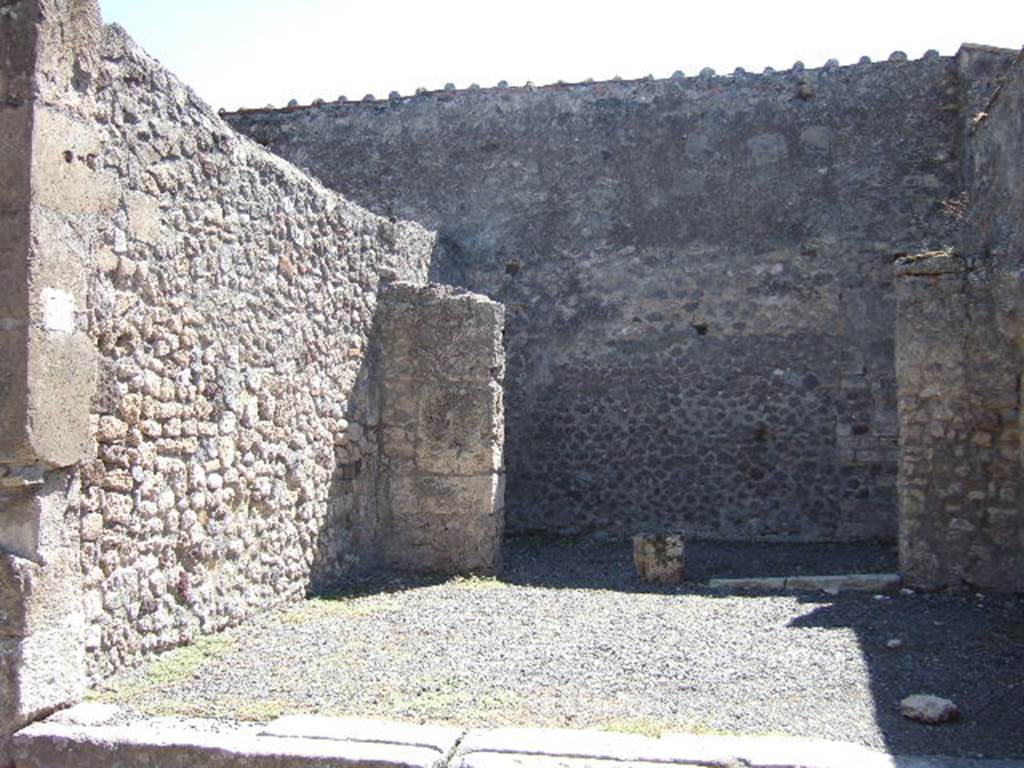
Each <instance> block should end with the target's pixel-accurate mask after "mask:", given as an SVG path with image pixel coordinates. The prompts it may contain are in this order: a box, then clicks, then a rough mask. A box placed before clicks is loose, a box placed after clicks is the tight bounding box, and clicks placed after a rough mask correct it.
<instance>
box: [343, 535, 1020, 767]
mask: <svg viewBox="0 0 1024 768" xmlns="http://www.w3.org/2000/svg"><path fill="white" fill-rule="evenodd" d="M686 554H687V579H688V581H687V582H685V583H683V584H681V585H678V586H672V587H657V586H652V585H648V584H644V583H643V582H641V581H640V580H639V579H638V578H637V577H636V575H635V571H634V568H633V564H632V551H631V546H630V543H629V542H628V541H601V540H594V539H587V538H571V539H567V538H552V537H547V536H528V537H516V538H511V539H509V540H508V541H507V542H506V547H505V556H504V565H503V568H502V571H501V573H500V574H499V576H498V579H497V580H495V582H494V583H495V584H496V585H497V586H501V585H502V584H505V585H512V586H517V587H532V588H540V589H547V590H554V591H555V592H556V593H557V594H562V593H563V591H564V592H565V594H567V595H572V594H573V590H577V591H579V590H583V591H585V592H589V591H590V590H598V591H607V592H610V593H612V594H616V593H618V594H620V595H621V596H622V598H625V599H627V600H628V599H629V598H628V596H629V595H631V594H634V595H637V597H638V599H639V598H641V596H643V595H651V594H652V593H653V594H662V595H665V596H666V597H671V596H672V595H678V596H679V597H680V599H681V600H686V601H688V602H691V604H692V605H696V603H692V600H693V599H694V598H696V599H697V600H698V601H701V600H709V599H710V600H712V601H713V602H716V603H717V601H718V599H719V598H726V597H728V598H729V599H731V600H733V601H736V600H741V601H743V600H747V599H749V600H779V599H780V598H781V599H783V600H787V601H794V600H795V601H796V606H795V609H794V610H791V611H790V615H791V618H789V619H785V620H784V622H785V623H784V624H783V625H781V626H780V629H781V630H782V632H783V633H785V632H794V633H800V634H803V633H804V632H817V633H819V635H820V633H821V632H822V631H825V632H837V633H844V634H846V635H852V636H853V637H855V638H856V641H857V647H858V648H859V654H856V653H855V654H854V655H853V656H847V657H844V658H842V659H839V658H837V659H834V660H832V662H831V663H833V664H863V670H864V677H865V678H866V680H865V685H866V686H867V689H866V690H867V693H868V695H869V696H870V701H871V704H872V705H873V708H874V712H875V717H874V719H875V723H876V725H877V729H878V732H879V733H880V734H881V736H882V739H883V741H884V743H885V745H886V747H887V748H888V749H889V751H891V752H893V753H896V754H943V755H955V756H962V757H973V756H984V757H1003V758H1009V757H1017V758H1021V757H1024V720H1022V715H1021V713H1022V712H1024V674H1022V672H1024V599H1022V598H1021V597H1013V596H998V595H985V596H981V595H975V594H919V593H909V594H904V593H901V594H895V595H872V594H864V593H847V594H840V595H835V596H828V595H824V594H821V593H799V594H798V593H778V592H775V593H767V592H766V593H746V594H745V593H740V594H739V595H735V594H733V595H727V594H726V593H720V592H716V591H714V590H710V589H708V588H707V586H706V582H707V579H709V578H714V577H745V576H782V575H793V574H823V573H824V574H827V573H849V572H860V573H865V572H866V573H870V572H892V571H894V570H896V561H895V552H894V550H893V548H892V547H891V546H887V545H879V544H841V545H840V544H799V545H792V544H747V543H721V542H713V543H712V542H693V543H689V544H688V545H687V553H686ZM445 581H447V580H446V579H444V578H431V577H421V576H402V575H395V574H378V575H376V576H371V577H368V578H366V579H365V580H363V581H360V582H358V583H356V584H353V585H352V586H351V587H350V588H349V589H346V590H345V591H344V592H342V593H340V594H339V595H338V597H339V598H351V597H358V596H363V595H379V594H381V593H399V592H404V591H407V590H416V589H419V588H423V587H431V586H436V585H440V584H443V583H444V582H445ZM493 594H494V595H500V594H502V593H501V592H500V591H499V592H496V593H493ZM622 598H620V599H618V600H615V599H612V600H610V601H608V602H605V603H602V604H604V605H607V606H615V605H622V602H621V599H622ZM581 599H582V598H581ZM643 599H646V598H643ZM556 602H557V600H556ZM801 608H802V610H801ZM499 610H503V609H499ZM606 610H609V608H606ZM611 610H614V609H611ZM732 611H735V612H736V614H737V621H738V622H739V623H736V622H732V621H730V620H729V618H728V617H729V615H730V613H731V612H732ZM762 613H764V615H778V614H777V612H775V611H768V612H761V611H756V612H747V611H742V610H736V609H730V612H727V613H725V614H722V612H721V611H711V612H710V613H708V614H707V615H708V616H709V621H713V622H717V623H713V624H712V626H717V627H718V628H719V629H720V630H721V631H722V632H723V636H722V638H721V641H722V642H723V643H726V644H729V643H733V642H735V637H734V635H735V633H736V632H750V631H754V632H756V631H757V627H749V626H746V625H744V624H743V623H742V622H743V621H744V620H745V619H743V618H742V615H743V614H747V615H760V614H762ZM783 613H785V611H783ZM564 615H565V614H563V616H564ZM584 615H585V614H584ZM689 615H691V616H692V617H693V618H696V619H698V620H699V617H700V616H701V615H702V609H695V610H694V611H693V612H692V613H690V614H689ZM594 620H595V621H596V622H597V623H598V624H602V623H603V629H600V631H607V630H608V627H609V626H613V627H614V626H616V621H617V618H616V617H614V616H607V615H604V616H595V617H594ZM666 620H667V621H668V623H667V624H666V623H664V622H663V623H661V624H659V622H658V620H657V617H655V616H647V617H645V625H646V626H647V629H646V630H645V631H653V632H657V631H658V630H657V627H658V626H663V629H664V631H665V633H666V634H665V637H668V636H670V635H671V634H672V632H676V631H679V629H678V623H677V622H678V620H677V619H676V620H675V621H676V623H673V620H668V619H667V617H666ZM734 624H735V626H734ZM576 629H577V628H575V627H568V626H567V627H565V628H564V629H563V631H569V632H574V631H576ZM579 629H583V627H582V626H581V627H579ZM592 629H593V631H595V632H596V631H599V629H598V627H597V626H595V627H593V628H592ZM541 631H542V630H541V629H540V628H538V632H541ZM543 633H546V634H545V636H547V635H550V634H552V628H551V627H546V628H544V629H543ZM553 634H554V635H555V636H557V635H558V631H554V633H553ZM691 634H694V633H691ZM696 634H700V633H696ZM640 639H641V640H642V638H640ZM662 639H664V638H662ZM805 640H806V638H803V639H800V638H798V637H797V636H796V635H794V639H793V641H791V642H790V643H788V644H787V643H786V641H785V636H784V634H783V636H781V637H780V638H779V641H778V642H776V643H775V644H774V645H771V647H767V648H765V649H764V653H765V654H779V655H778V656H777V657H773V658H765V660H764V664H766V665H770V666H772V667H773V669H774V672H773V674H775V675H778V674H779V671H778V670H779V669H780V664H781V665H782V667H781V669H782V674H783V675H785V669H786V667H785V661H784V659H785V654H786V653H787V652H788V650H787V649H788V648H789V647H792V646H794V645H796V646H800V645H804V644H805ZM894 640H895V641H898V642H897V643H893V642H892V641H894ZM677 642H679V643H680V644H681V646H677V647H679V648H680V651H679V653H678V654H677V655H678V656H679V660H680V661H679V663H683V664H684V666H683V667H681V668H680V670H681V672H682V674H683V676H684V677H694V678H695V679H696V680H698V681H699V680H701V679H707V673H701V674H696V675H687V674H686V671H685V670H686V667H685V663H684V662H683V661H682V659H683V658H684V657H685V654H686V651H685V650H684V648H686V647H687V642H688V641H687V640H686V639H685V638H684V639H683V640H681V641H677ZM773 642H775V641H773ZM893 646H896V647H893ZM654 647H657V648H658V653H662V654H667V656H666V657H665V658H662V657H659V659H658V660H654V659H652V660H651V661H650V664H652V665H654V666H657V665H658V664H665V661H666V659H667V658H669V657H671V655H672V651H671V647H672V646H671V645H668V646H664V645H660V644H659V643H654ZM730 647H731V646H730ZM663 649H664V650H663ZM689 651H690V652H692V651H693V648H692V644H691V647H689ZM691 658H692V656H691ZM715 658H717V662H716V663H718V664H721V663H723V659H724V660H725V661H724V663H725V664H726V665H728V659H729V658H730V656H729V653H728V652H727V651H726V652H724V653H723V654H721V655H720V658H719V655H716V656H715ZM609 663H614V662H612V661H609ZM737 663H739V662H737ZM745 663H746V664H749V663H750V659H749V658H748V659H747V661H746V662H745ZM822 663H823V664H825V665H826V666H827V665H828V664H829V663H830V660H829V659H828V658H823V659H822ZM669 666H671V665H669ZM622 674H623V675H624V678H628V677H629V675H630V670H623V671H622ZM759 674H760V675H762V676H763V675H764V674H765V673H764V670H763V669H762V671H761V672H758V670H757V669H756V668H754V669H742V670H728V669H721V670H719V671H717V672H714V673H713V674H711V678H712V679H717V678H719V677H721V676H723V675H724V676H725V677H729V676H730V675H738V677H737V684H738V685H741V686H743V687H742V688H741V689H738V690H747V689H749V690H750V691H751V695H756V696H757V697H758V698H757V700H751V701H749V704H743V706H749V708H751V709H764V710H774V711H776V712H779V713H781V712H787V711H791V712H792V713H793V716H794V717H799V716H800V715H799V712H801V711H803V712H808V711H809V710H808V707H811V709H812V710H813V711H814V713H815V714H814V717H815V718H821V717H824V718H826V719H828V720H829V722H831V723H833V724H834V726H836V727H833V731H835V730H839V731H844V730H845V728H846V727H845V726H843V725H842V723H843V722H844V714H843V713H844V707H848V706H852V704H851V702H853V701H855V700H863V690H864V689H861V692H858V691H852V690H851V691H844V690H842V689H839V688H834V689H819V688H818V687H817V683H816V681H815V678H814V676H812V678H811V679H803V680H797V679H793V680H791V681H790V682H791V684H789V685H786V686H783V687H785V688H786V689H787V690H788V691H790V693H789V694H787V695H792V691H794V690H800V689H801V688H803V687H804V686H805V685H806V686H809V687H807V688H806V692H805V693H804V694H803V699H804V700H803V701H802V702H801V701H800V700H799V698H798V699H796V700H788V699H780V700H774V699H773V696H774V695H775V694H774V693H773V689H772V687H771V686H772V683H771V682H769V681H768V680H766V681H765V683H764V685H763V691H761V692H758V691H759V686H758V685H749V684H748V683H747V682H746V681H745V679H744V676H749V675H753V676H758V675H759ZM793 674H795V675H797V674H801V673H798V672H795V671H794V673H793ZM851 679H856V676H853V677H852V678H851ZM687 690H689V689H687V688H686V687H685V686H681V687H680V688H679V694H678V695H679V696H684V697H687V696H696V697H697V698H698V699H700V698H701V697H702V696H703V694H702V693H700V692H699V690H695V691H693V692H692V693H687V692H686V691H687ZM914 693H931V694H936V695H939V696H944V697H948V698H950V699H952V700H953V701H955V702H956V703H957V705H958V706H959V707H960V708H961V710H962V712H963V719H962V720H961V721H960V722H958V723H952V724H944V725H933V726H929V725H923V724H920V723H916V722H913V721H910V720H907V719H906V718H904V717H902V715H901V714H900V710H899V703H900V700H901V699H902V698H904V697H906V696H908V695H910V694H914ZM732 698H735V697H732ZM814 702H818V703H817V704H815V703H814ZM567 703H568V702H567ZM666 703H670V702H666ZM736 703H737V702H733V704H736ZM740 703H741V704H742V702H740ZM848 717H849V719H851V721H852V720H853V719H854V718H855V717H858V718H859V717H863V715H862V714H857V715H854V713H853V712H852V711H848ZM792 725H793V729H794V732H806V731H807V727H808V725H807V724H806V723H800V722H794V723H792ZM716 727H718V728H723V729H726V730H733V729H734V728H733V727H732V726H731V725H730V722H729V721H722V722H719V723H717V724H716ZM735 730H743V728H742V727H740V724H739V723H737V724H736V727H735Z"/></svg>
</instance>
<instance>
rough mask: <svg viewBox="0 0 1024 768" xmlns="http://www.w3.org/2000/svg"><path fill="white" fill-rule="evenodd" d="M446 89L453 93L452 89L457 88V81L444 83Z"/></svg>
mask: <svg viewBox="0 0 1024 768" xmlns="http://www.w3.org/2000/svg"><path fill="white" fill-rule="evenodd" d="M444 89H445V90H446V91H448V92H449V93H451V92H452V91H454V90H455V83H445V84H444Z"/></svg>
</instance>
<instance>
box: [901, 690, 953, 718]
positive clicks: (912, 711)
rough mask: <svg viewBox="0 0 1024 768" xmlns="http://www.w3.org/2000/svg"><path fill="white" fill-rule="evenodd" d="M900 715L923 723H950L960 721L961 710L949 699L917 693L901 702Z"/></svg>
mask: <svg viewBox="0 0 1024 768" xmlns="http://www.w3.org/2000/svg"><path fill="white" fill-rule="evenodd" d="M900 713H901V714H902V715H903V716H904V717H906V718H909V719H910V720H917V721H918V722H921V723H928V724H935V723H949V722H953V721H954V720H959V719H960V708H959V707H957V705H956V704H954V703H953V702H952V701H950V700H949V699H944V698H942V697H941V696H933V695H932V694H928V693H915V694H913V695H911V696H907V697H906V698H905V699H903V701H901V702H900Z"/></svg>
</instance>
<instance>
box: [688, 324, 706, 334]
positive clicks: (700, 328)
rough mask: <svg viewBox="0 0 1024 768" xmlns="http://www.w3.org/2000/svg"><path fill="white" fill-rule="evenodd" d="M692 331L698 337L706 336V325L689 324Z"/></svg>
mask: <svg viewBox="0 0 1024 768" xmlns="http://www.w3.org/2000/svg"><path fill="white" fill-rule="evenodd" d="M691 325H692V327H693V330H695V331H696V332H697V335H698V336H707V335H708V324H707V323H691Z"/></svg>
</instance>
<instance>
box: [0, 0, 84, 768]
mask: <svg viewBox="0 0 1024 768" xmlns="http://www.w3.org/2000/svg"><path fill="white" fill-rule="evenodd" d="M99 23H100V22H99V11H98V7H97V6H96V4H95V2H92V0H67V1H62V0H20V1H19V2H14V3H13V4H8V5H7V6H6V7H5V8H4V13H3V14H2V15H0V48H2V49H3V50H4V52H5V58H4V62H3V66H2V67H0V143H2V145H3V149H4V151H3V153H2V155H0V277H2V279H3V284H4V292H3V293H4V297H3V300H2V302H0V351H2V353H3V364H2V369H0V419H2V427H3V429H2V430H0V615H2V618H3V619H4V620H3V622H2V629H0V669H2V673H0V702H2V705H0V765H2V764H5V761H7V760H9V755H8V754H7V752H6V750H7V741H8V739H9V735H10V733H11V732H12V730H14V729H16V728H18V727H20V726H21V725H24V724H25V723H27V722H29V721H30V720H32V719H34V718H36V717H39V716H41V715H44V714H46V713H48V712H50V711H52V710H53V709H55V708H57V707H60V706H62V705H64V704H66V703H69V702H72V701H74V700H75V699H77V698H78V697H79V696H80V695H81V694H82V691H83V687H84V667H85V664H84V640H83V635H84V619H83V613H82V590H81V575H80V567H79V540H78V521H77V517H76V516H75V515H73V514H71V515H69V514H68V512H69V510H70V509H72V508H73V506H74V504H75V500H76V496H77V479H76V473H75V469H74V467H75V465H76V464H77V463H78V462H80V461H81V460H83V459H85V458H87V457H89V456H91V455H92V454H93V453H94V452H95V440H94V438H93V436H92V429H91V422H90V418H89V413H90V404H91V400H92V396H93V391H94V389H95V385H96V356H95V351H94V349H93V346H92V344H91V343H90V342H89V340H88V338H87V336H86V334H85V332H84V316H85V311H86V274H87V268H88V261H89V238H90V232H91V230H92V228H93V227H94V224H95V217H96V216H98V215H100V214H101V213H102V207H103V202H102V199H101V195H97V193H96V188H95V186H94V185H93V183H92V179H91V178H90V177H91V175H92V173H91V171H88V170H85V171H83V170H82V169H83V168H85V166H84V165H81V166H76V165H75V163H74V160H75V158H74V157H71V158H70V159H69V158H68V154H69V153H68V151H67V149H66V148H67V147H68V146H72V147H74V148H75V151H76V152H79V151H80V153H81V154H82V155H83V156H84V155H85V154H86V153H88V152H95V147H96V140H95V137H94V136H92V135H91V132H90V130H89V129H88V127H87V126H85V125H84V124H76V123H75V122H74V121H73V120H71V119H69V118H68V117H67V116H66V115H65V113H64V110H63V109H62V107H63V104H64V101H65V98H66V95H65V94H66V93H69V92H70V93H73V92H74V89H75V85H76V83H78V82H79V81H80V79H81V78H82V77H84V76H86V75H85V73H86V72H87V71H88V69H89V61H90V59H91V57H92V56H94V55H95V41H96V39H97V35H98V31H99ZM58 137H59V141H57V140H56V139H57V138H58Z"/></svg>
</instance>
